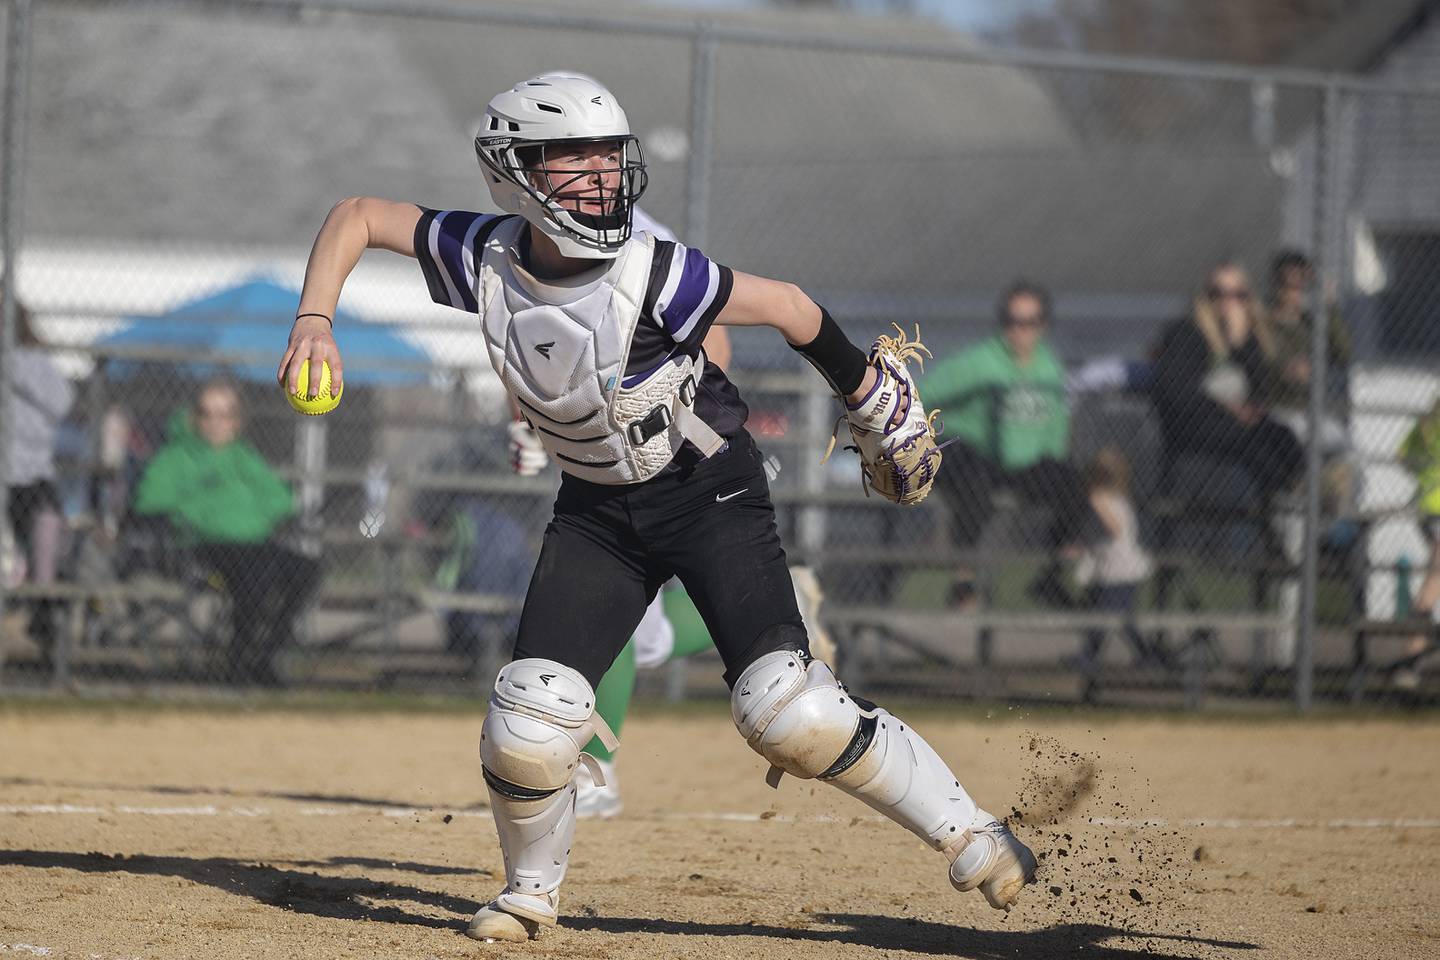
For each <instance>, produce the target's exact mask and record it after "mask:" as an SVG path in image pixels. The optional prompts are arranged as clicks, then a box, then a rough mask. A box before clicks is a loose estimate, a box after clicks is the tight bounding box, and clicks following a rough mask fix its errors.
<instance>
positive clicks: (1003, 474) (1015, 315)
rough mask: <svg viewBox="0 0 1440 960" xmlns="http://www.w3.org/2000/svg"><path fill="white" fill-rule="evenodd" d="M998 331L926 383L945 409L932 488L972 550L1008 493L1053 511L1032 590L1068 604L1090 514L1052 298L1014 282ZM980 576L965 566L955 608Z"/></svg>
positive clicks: (958, 540)
mask: <svg viewBox="0 0 1440 960" xmlns="http://www.w3.org/2000/svg"><path fill="white" fill-rule="evenodd" d="M996 313H997V319H998V321H999V329H998V330H997V331H996V332H995V333H994V334H992V335H991V336H989V337H987V338H985V339H984V340H982V341H981V342H979V343H977V344H975V345H974V346H972V347H970V348H969V349H966V350H963V351H961V352H960V353H958V354H956V355H954V356H952V357H949V358H946V359H945V360H943V361H942V362H940V363H937V364H934V365H933V366H932V368H931V369H930V371H929V372H928V373H927V375H926V376H925V378H924V391H925V396H926V397H929V398H931V400H932V402H934V403H936V404H937V405H938V406H939V407H940V409H941V410H942V411H943V413H942V417H943V419H944V423H945V432H946V439H947V440H948V439H950V438H954V442H953V443H952V444H951V445H950V446H949V447H947V448H946V450H945V456H946V459H947V460H948V461H949V463H948V465H947V466H946V468H945V469H944V470H942V471H941V472H940V476H939V479H938V480H937V481H936V487H937V489H939V491H940V494H941V497H942V498H943V499H944V501H945V503H946V505H947V506H948V507H949V508H950V519H951V524H950V529H951V536H952V540H953V542H954V544H955V546H956V547H957V548H958V549H960V550H961V551H962V552H963V551H968V550H971V549H973V548H974V546H975V543H976V542H977V541H978V540H979V539H980V534H981V533H982V532H983V530H984V526H985V524H986V522H987V521H988V520H989V519H990V517H991V515H992V514H993V513H994V503H993V500H992V496H991V495H992V493H993V491H994V490H996V489H997V488H1008V489H1010V490H1012V491H1014V492H1015V494H1016V495H1017V496H1019V497H1020V499H1021V500H1022V501H1023V502H1024V503H1026V504H1034V505H1039V506H1041V507H1048V508H1050V510H1051V513H1052V517H1053V521H1052V523H1051V526H1050V528H1049V530H1048V533H1047V537H1046V539H1047V546H1048V547H1049V548H1050V549H1051V550H1052V551H1053V553H1052V559H1051V561H1050V563H1048V564H1047V565H1046V566H1045V568H1044V569H1042V571H1041V573H1040V575H1039V576H1038V577H1037V578H1036V579H1035V580H1034V581H1033V582H1032V584H1031V587H1030V592H1031V594H1032V595H1034V596H1036V597H1037V598H1038V599H1040V600H1042V601H1045V602H1048V603H1051V604H1053V605H1059V606H1068V605H1069V603H1070V596H1069V594H1068V592H1067V591H1066V589H1065V587H1064V585H1063V582H1062V579H1061V562H1060V552H1061V550H1062V549H1063V548H1065V547H1067V546H1070V545H1073V544H1075V543H1076V542H1077V541H1078V540H1079V538H1080V535H1081V531H1082V529H1084V527H1085V524H1086V521H1087V520H1088V519H1090V518H1092V517H1093V512H1092V511H1091V509H1090V505H1089V501H1088V499H1087V496H1086V492H1085V485H1084V483H1083V481H1082V479H1081V477H1080V474H1079V471H1077V470H1076V469H1075V468H1074V466H1072V465H1071V464H1070V462H1069V460H1068V457H1069V448H1070V410H1069V407H1068V405H1067V403H1066V395H1065V368H1064V366H1063V365H1062V364H1061V362H1060V359H1059V358H1058V357H1057V356H1056V355H1055V352H1054V351H1053V350H1052V349H1051V348H1050V344H1049V342H1048V341H1047V339H1046V334H1047V332H1048V331H1049V327H1050V317H1051V300H1050V294H1049V292H1048V291H1047V290H1046V289H1045V288H1044V287H1042V286H1040V285H1039V284H1038V283H1034V282H1032V281H1029V280H1017V281H1016V282H1014V283H1013V284H1011V285H1010V287H1009V288H1007V289H1006V290H1005V292H1004V293H1003V294H1001V296H1000V300H999V303H998V305H997V310H996ZM974 598H975V586H974V570H973V568H972V567H971V566H970V565H969V564H968V563H962V564H961V565H960V566H959V567H958V569H957V570H956V574H955V581H954V586H953V587H952V590H951V601H952V605H954V606H958V607H968V606H971V605H972V603H973V602H974Z"/></svg>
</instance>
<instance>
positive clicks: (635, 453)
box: [476, 217, 724, 483]
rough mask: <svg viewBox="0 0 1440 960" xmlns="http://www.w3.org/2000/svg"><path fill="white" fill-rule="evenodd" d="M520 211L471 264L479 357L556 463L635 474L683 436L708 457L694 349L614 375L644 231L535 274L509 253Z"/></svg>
mask: <svg viewBox="0 0 1440 960" xmlns="http://www.w3.org/2000/svg"><path fill="white" fill-rule="evenodd" d="M524 228H525V221H524V220H522V219H521V218H519V217H508V218H505V219H504V220H501V221H500V222H499V224H498V225H497V226H496V227H495V228H494V229H493V230H492V231H491V233H490V235H489V236H488V237H487V238H485V242H484V246H483V248H482V249H481V255H480V263H479V264H477V265H476V268H477V269H476V272H477V273H478V275H479V278H480V291H479V293H480V296H479V302H480V319H481V322H482V324H483V325H484V328H485V343H486V346H487V347H488V348H489V351H490V364H491V366H493V367H494V368H495V372H496V373H497V374H499V375H500V380H501V382H502V383H504V385H505V389H506V391H507V392H508V393H509V394H510V396H511V397H513V398H514V399H515V402H516V403H517V404H518V405H519V407H520V412H521V413H522V414H523V415H524V417H525V419H526V420H528V421H529V422H530V425H531V426H533V427H534V428H535V430H536V432H537V433H538V434H539V436H540V441H541V442H542V443H543V444H544V445H545V451H546V452H547V453H549V454H550V456H551V457H552V458H554V460H555V462H556V463H557V464H558V465H559V467H560V469H562V470H564V471H565V472H566V473H569V474H573V475H574V476H576V477H579V478H581V479H582V480H589V481H591V482H592V483H638V482H640V481H641V480H648V479H649V478H650V477H653V476H654V475H655V474H657V473H659V472H660V471H661V470H662V469H664V467H665V465H666V464H668V463H669V462H670V461H671V460H672V459H673V458H674V456H675V454H676V453H677V452H678V451H679V450H680V447H681V444H683V443H684V441H686V440H689V441H690V442H691V443H693V444H694V445H695V446H696V447H697V448H699V450H700V452H701V453H702V454H703V455H705V456H707V457H709V456H711V455H713V454H714V453H715V452H716V451H718V450H719V449H720V447H721V446H722V445H723V444H724V439H723V438H722V437H720V435H719V434H717V433H716V432H715V431H714V430H713V429H712V428H711V427H710V425H709V424H707V423H705V421H703V420H701V419H700V418H699V417H698V416H697V415H696V414H695V411H694V402H695V390H696V384H697V383H698V382H699V379H700V374H701V372H702V371H703V370H704V365H705V355H704V354H703V353H701V354H700V355H699V356H698V357H694V358H692V357H686V356H682V357H675V358H671V359H670V360H667V361H665V362H664V363H662V364H661V365H660V366H659V367H658V368H657V369H655V370H652V371H649V372H648V373H646V374H644V375H643V376H641V377H639V378H638V379H637V378H634V377H632V378H630V380H631V381H634V382H629V381H627V379H626V377H625V366H626V364H627V363H628V361H629V358H630V343H631V340H632V338H633V337H634V334H635V327H636V325H637V324H638V323H639V322H640V312H641V310H642V307H643V304H644V300H645V288H646V284H648V283H649V281H650V263H651V259H652V257H653V254H654V249H655V247H654V244H655V241H654V239H653V238H652V237H651V236H650V235H649V234H646V233H641V234H637V235H635V236H634V237H632V238H631V240H630V241H629V242H628V243H627V244H626V245H625V248H624V250H623V251H622V252H621V254H620V256H618V257H616V258H615V259H614V260H612V261H609V262H608V264H607V265H606V266H604V267H601V268H597V269H596V270H593V271H587V272H586V273H583V274H581V275H579V276H577V277H574V278H567V279H565V280H561V281H556V282H543V281H540V280H537V279H536V278H535V277H533V276H531V275H530V274H529V273H528V272H526V271H525V270H524V269H522V268H519V267H517V266H516V264H517V263H518V262H519V260H518V253H517V245H518V241H519V239H520V236H521V231H522V230H523V229H524Z"/></svg>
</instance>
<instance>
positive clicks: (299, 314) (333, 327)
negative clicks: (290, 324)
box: [295, 313, 335, 330]
mask: <svg viewBox="0 0 1440 960" xmlns="http://www.w3.org/2000/svg"><path fill="white" fill-rule="evenodd" d="M301 317H323V318H324V320H325V322H326V323H328V324H330V329H331V330H334V329H335V321H334V320H332V319H330V317H328V316H326V315H325V314H323V313H297V314H295V319H296V320H299V319H300V318H301Z"/></svg>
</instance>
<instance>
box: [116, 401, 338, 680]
mask: <svg viewBox="0 0 1440 960" xmlns="http://www.w3.org/2000/svg"><path fill="white" fill-rule="evenodd" d="M242 424H243V410H242V409H241V405H240V394H239V392H238V391H237V390H236V388H235V387H234V385H233V384H230V383H228V382H226V381H224V380H212V381H210V382H208V383H206V384H205V385H204V386H202V387H201V388H200V392H199V393H198V395H197V396H196V399H195V403H194V406H193V408H192V409H190V410H188V411H184V410H182V411H176V414H175V415H174V416H172V417H171V421H170V425H169V439H168V441H167V442H166V443H165V445H164V446H163V447H161V448H160V450H159V451H158V452H157V453H156V454H155V456H154V457H153V458H152V459H151V460H150V462H149V463H148V464H147V465H146V467H145V472H144V475H143V476H142V477H141V479H140V484H139V487H138V489H137V490H136V494H135V507H134V509H135V512H136V513H137V514H140V515H150V516H157V515H158V516H164V517H166V518H168V519H169V522H170V526H171V527H172V529H173V530H174V532H175V534H176V536H177V537H178V538H180V539H181V540H182V541H183V542H186V543H189V544H193V545H194V547H195V549H196V552H197V559H198V560H199V562H200V564H201V565H202V566H204V567H205V568H208V569H211V570H214V571H215V572H216V573H218V574H219V575H220V577H221V578H222V579H223V580H224V583H225V589H226V591H227V592H228V593H229V595H230V600H231V611H232V614H231V626H232V631H231V638H230V647H229V650H228V669H229V677H228V679H229V680H230V681H231V682H235V683H255V684H260V685H264V686H273V685H276V684H278V682H279V678H278V676H277V675H276V673H275V670H274V666H273V661H274V658H275V655H276V653H277V652H278V651H279V650H280V648H281V647H283V646H284V645H285V644H286V643H287V642H288V641H289V640H290V639H291V626H292V624H293V621H294V619H295V616H296V614H297V613H298V612H299V610H300V608H301V606H302V605H303V604H304V602H305V601H306V600H307V599H308V597H309V595H310V594H311V592H312V591H313V589H314V587H315V585H316V584H317V582H318V579H319V569H318V566H317V564H316V563H315V561H313V560H311V559H310V558H308V557H304V556H301V555H299V554H296V553H293V552H292V551H289V550H287V549H285V548H284V547H282V546H280V545H279V544H277V543H275V542H274V540H273V537H274V534H275V531H276V529H277V528H278V527H279V525H280V524H281V522H282V521H284V520H286V519H287V518H288V517H290V516H291V515H292V514H293V513H294V512H295V503H294V498H293V496H292V494H291V491H290V488H289V486H287V485H286V483H285V481H283V480H282V479H280V477H279V476H277V475H276V473H275V471H274V470H272V469H271V468H270V466H269V465H268V464H267V463H266V462H265V460H264V459H263V458H262V457H261V456H260V453H259V452H258V451H257V450H256V449H255V447H254V446H252V445H251V444H250V443H249V442H248V441H246V440H245V439H244V438H243V437H242V436H241V435H240V432H241V428H242Z"/></svg>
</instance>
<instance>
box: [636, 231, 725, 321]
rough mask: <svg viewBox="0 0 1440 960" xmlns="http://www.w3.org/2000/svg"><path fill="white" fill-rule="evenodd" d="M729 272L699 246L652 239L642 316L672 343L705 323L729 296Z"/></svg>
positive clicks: (710, 319) (716, 313)
mask: <svg viewBox="0 0 1440 960" xmlns="http://www.w3.org/2000/svg"><path fill="white" fill-rule="evenodd" d="M731 278H732V274H731V272H730V270H729V269H728V268H727V267H724V266H721V265H720V264H718V263H716V262H714V261H713V260H711V259H710V258H709V257H707V256H705V254H703V253H701V252H700V251H699V250H695V249H693V248H691V247H687V246H685V245H684V244H682V243H671V242H668V241H664V240H657V241H655V259H654V262H653V263H652V264H651V267H650V286H649V288H648V289H647V290H646V292H645V316H646V317H647V318H649V320H650V321H651V322H653V323H654V324H655V325H656V326H658V327H659V328H660V329H661V330H664V331H665V332H666V333H667V334H669V335H670V338H671V339H672V340H674V341H675V342H676V343H680V342H683V341H684V340H685V339H686V338H688V337H689V336H690V335H691V334H692V333H695V332H696V331H697V330H699V329H701V328H703V327H708V326H709V324H710V323H711V322H713V321H714V319H715V317H716V316H718V315H719V313H720V311H721V310H722V309H724V307H725V302H726V300H727V299H728V298H729V292H730V283H731Z"/></svg>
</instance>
